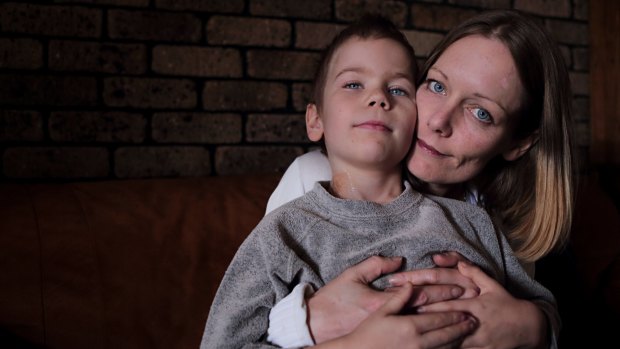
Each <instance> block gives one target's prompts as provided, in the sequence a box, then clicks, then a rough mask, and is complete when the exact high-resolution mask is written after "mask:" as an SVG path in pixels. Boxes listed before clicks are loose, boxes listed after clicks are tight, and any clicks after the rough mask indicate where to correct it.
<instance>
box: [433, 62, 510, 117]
mask: <svg viewBox="0 0 620 349" xmlns="http://www.w3.org/2000/svg"><path fill="white" fill-rule="evenodd" d="M428 70H429V71H431V70H432V71H434V72H436V73H437V74H439V75H441V76H442V77H443V79H444V80H446V81H450V79H449V78H448V76H447V75H446V74H444V72H442V71H441V69H439V68H436V67H431V68H429V69H428ZM474 96H476V97H478V98H482V99H486V100H487V101H489V102H491V103H493V104H495V105H497V106H498V107H499V108H500V109H501V110H502V111H503V112H504V113H506V114H508V110H507V109H506V107H504V106H503V105H501V103H499V102H498V101H496V100H494V99H493V98H491V97H488V96H485V95H483V94H482V93H480V92H476V93H474Z"/></svg>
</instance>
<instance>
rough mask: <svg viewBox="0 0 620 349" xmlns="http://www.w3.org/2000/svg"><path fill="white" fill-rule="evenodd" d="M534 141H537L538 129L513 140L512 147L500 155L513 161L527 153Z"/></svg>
mask: <svg viewBox="0 0 620 349" xmlns="http://www.w3.org/2000/svg"><path fill="white" fill-rule="evenodd" d="M536 142H538V131H536V132H533V133H532V134H530V135H529V136H527V137H525V138H523V139H520V140H517V141H515V143H514V144H513V145H512V147H510V148H509V149H508V150H506V151H504V152H503V153H502V156H503V157H504V159H505V160H506V161H515V160H517V159H518V158H520V157H521V156H523V154H525V153H527V151H528V150H530V148H531V147H532V146H533V145H534V144H536Z"/></svg>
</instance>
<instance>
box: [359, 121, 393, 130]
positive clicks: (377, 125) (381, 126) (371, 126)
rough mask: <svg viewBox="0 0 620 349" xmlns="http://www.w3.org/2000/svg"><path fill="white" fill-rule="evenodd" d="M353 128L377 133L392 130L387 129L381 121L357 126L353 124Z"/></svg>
mask: <svg viewBox="0 0 620 349" xmlns="http://www.w3.org/2000/svg"><path fill="white" fill-rule="evenodd" d="M354 126H355V127H360V128H366V129H370V130H377V131H388V132H391V131H392V129H391V128H390V127H388V126H387V125H386V124H385V123H383V122H381V121H376V120H372V121H365V122H362V123H359V124H355V125H354Z"/></svg>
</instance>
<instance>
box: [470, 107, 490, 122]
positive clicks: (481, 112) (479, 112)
mask: <svg viewBox="0 0 620 349" xmlns="http://www.w3.org/2000/svg"><path fill="white" fill-rule="evenodd" d="M471 112H472V114H474V116H475V117H476V119H478V120H480V121H482V122H486V123H490V122H491V121H493V120H492V117H491V113H489V112H488V111H486V110H485V109H482V108H471Z"/></svg>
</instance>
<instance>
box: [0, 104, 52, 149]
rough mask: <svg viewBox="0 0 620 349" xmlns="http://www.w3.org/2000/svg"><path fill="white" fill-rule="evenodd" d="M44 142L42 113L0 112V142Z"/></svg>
mask: <svg viewBox="0 0 620 349" xmlns="http://www.w3.org/2000/svg"><path fill="white" fill-rule="evenodd" d="M42 140H43V118H42V116H41V113H38V112H36V111H27V110H0V141H2V142H7V141H8V142H11V141H18V142H37V141H42Z"/></svg>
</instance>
